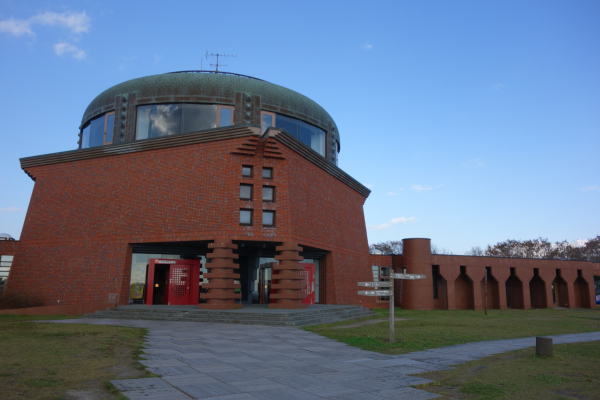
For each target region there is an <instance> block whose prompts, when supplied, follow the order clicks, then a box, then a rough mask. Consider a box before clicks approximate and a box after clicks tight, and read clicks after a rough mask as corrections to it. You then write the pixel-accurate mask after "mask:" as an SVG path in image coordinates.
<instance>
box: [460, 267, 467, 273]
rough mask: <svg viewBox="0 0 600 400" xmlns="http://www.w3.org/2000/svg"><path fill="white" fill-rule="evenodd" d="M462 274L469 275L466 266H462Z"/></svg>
mask: <svg viewBox="0 0 600 400" xmlns="http://www.w3.org/2000/svg"><path fill="white" fill-rule="evenodd" d="M460 274H461V275H466V274H467V267H466V266H464V265H461V266H460Z"/></svg>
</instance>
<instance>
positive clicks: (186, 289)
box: [168, 265, 191, 306]
mask: <svg viewBox="0 0 600 400" xmlns="http://www.w3.org/2000/svg"><path fill="white" fill-rule="evenodd" d="M169 276H170V278H169V300H168V304H169V305H171V306H183V305H188V304H189V303H190V283H191V282H190V277H191V274H190V267H188V266H187V265H171V268H170V271H169Z"/></svg>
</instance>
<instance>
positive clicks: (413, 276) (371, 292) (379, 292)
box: [358, 270, 427, 343]
mask: <svg viewBox="0 0 600 400" xmlns="http://www.w3.org/2000/svg"><path fill="white" fill-rule="evenodd" d="M426 278H427V275H419V274H395V273H394V270H391V271H390V280H389V281H387V282H358V286H362V287H370V288H373V289H374V290H359V291H358V294H359V295H361V296H377V297H384V296H389V297H390V343H394V336H395V335H394V279H410V280H413V279H426ZM379 288H390V289H389V290H378V289H379Z"/></svg>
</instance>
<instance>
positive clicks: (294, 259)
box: [269, 242, 308, 309]
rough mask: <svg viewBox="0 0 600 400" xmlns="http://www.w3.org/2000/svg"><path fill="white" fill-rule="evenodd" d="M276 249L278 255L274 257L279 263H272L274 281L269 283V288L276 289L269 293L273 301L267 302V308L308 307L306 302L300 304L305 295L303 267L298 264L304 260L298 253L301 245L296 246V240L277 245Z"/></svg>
mask: <svg viewBox="0 0 600 400" xmlns="http://www.w3.org/2000/svg"><path fill="white" fill-rule="evenodd" d="M276 250H277V251H278V252H279V255H276V256H275V259H276V260H277V261H279V263H278V264H275V265H273V281H274V283H273V284H272V285H271V289H272V290H275V291H276V292H275V293H271V299H273V300H275V302H274V303H271V304H269V308H289V309H298V308H306V307H308V304H302V299H304V298H305V297H306V295H305V294H304V293H302V289H304V287H305V283H304V277H303V275H302V271H304V268H303V267H302V266H301V265H300V261H302V260H304V257H302V256H301V255H300V252H301V251H302V247H300V246H298V243H297V242H284V243H283V244H282V245H281V246H277V247H276Z"/></svg>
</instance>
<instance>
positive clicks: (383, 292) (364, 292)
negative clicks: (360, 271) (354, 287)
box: [358, 290, 392, 296]
mask: <svg viewBox="0 0 600 400" xmlns="http://www.w3.org/2000/svg"><path fill="white" fill-rule="evenodd" d="M391 293H392V291H391V290H359V291H358V294H360V295H363V296H389V295H390V294H391Z"/></svg>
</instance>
